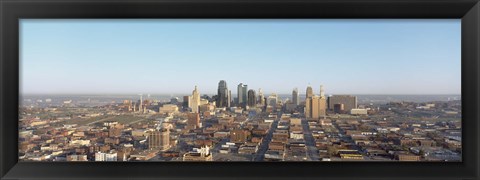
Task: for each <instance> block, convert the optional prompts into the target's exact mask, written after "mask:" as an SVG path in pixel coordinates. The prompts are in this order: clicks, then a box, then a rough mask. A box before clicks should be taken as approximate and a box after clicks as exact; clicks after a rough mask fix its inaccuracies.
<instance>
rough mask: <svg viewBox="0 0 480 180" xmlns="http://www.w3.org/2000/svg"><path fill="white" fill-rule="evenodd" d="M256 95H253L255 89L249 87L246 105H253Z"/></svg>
mask: <svg viewBox="0 0 480 180" xmlns="http://www.w3.org/2000/svg"><path fill="white" fill-rule="evenodd" d="M256 100H257V97H255V90H253V89H250V90H248V100H247V105H248V106H249V107H254V106H255V104H257V101H256Z"/></svg>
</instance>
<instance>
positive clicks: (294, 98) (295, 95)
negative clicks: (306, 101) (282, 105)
mask: <svg viewBox="0 0 480 180" xmlns="http://www.w3.org/2000/svg"><path fill="white" fill-rule="evenodd" d="M298 96H299V94H298V89H297V88H295V89H293V91H292V102H293V104H295V105H299V104H300V100H299V97H298Z"/></svg>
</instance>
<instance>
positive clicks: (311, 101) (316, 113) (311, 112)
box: [305, 86, 327, 119]
mask: <svg viewBox="0 0 480 180" xmlns="http://www.w3.org/2000/svg"><path fill="white" fill-rule="evenodd" d="M326 110H327V99H326V98H325V92H324V89H323V86H320V96H317V95H313V94H312V97H309V98H307V99H306V101H305V117H307V118H314V119H318V118H320V117H322V116H325V115H326Z"/></svg>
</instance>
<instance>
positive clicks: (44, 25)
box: [20, 19, 461, 95]
mask: <svg viewBox="0 0 480 180" xmlns="http://www.w3.org/2000/svg"><path fill="white" fill-rule="evenodd" d="M460 42H461V41H460V20H453V19H452V20H34V19H22V20H20V67H21V68H20V89H21V90H20V93H21V94H24V95H29V94H31V95H35V94H39V95H41V94H44V95H48V94H57V95H62V94H63V95H69V94H70V95H102V94H105V95H134V94H140V93H143V94H148V93H150V94H178V95H182V94H185V95H187V94H191V92H192V90H193V89H194V86H195V85H197V86H198V88H199V91H200V93H201V94H202V95H203V94H216V93H217V87H218V82H219V81H220V80H226V82H227V86H228V88H229V90H231V91H232V95H234V94H237V93H236V92H237V85H238V84H239V83H244V84H247V85H248V89H254V90H255V91H256V92H257V93H258V89H259V88H262V89H263V92H264V94H265V95H269V94H271V93H277V94H291V92H292V90H293V88H298V90H299V92H300V94H304V92H305V89H306V87H307V86H308V85H309V84H310V85H311V86H312V87H313V91H314V93H315V94H319V86H320V85H324V87H325V93H326V94H353V95H361V94H364V95H460V94H461V92H460V91H461V82H460V81H461V68H460V65H461V60H460V58H461V57H460V48H461V47H460ZM157 92H158V93H157Z"/></svg>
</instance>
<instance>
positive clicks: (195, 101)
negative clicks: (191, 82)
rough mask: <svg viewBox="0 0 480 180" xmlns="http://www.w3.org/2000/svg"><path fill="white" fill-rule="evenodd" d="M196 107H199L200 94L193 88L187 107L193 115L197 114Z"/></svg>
mask: <svg viewBox="0 0 480 180" xmlns="http://www.w3.org/2000/svg"><path fill="white" fill-rule="evenodd" d="M198 106H200V93H199V92H198V89H197V86H195V89H194V90H193V92H192V95H191V96H188V107H189V108H190V109H192V112H193V113H198Z"/></svg>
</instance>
